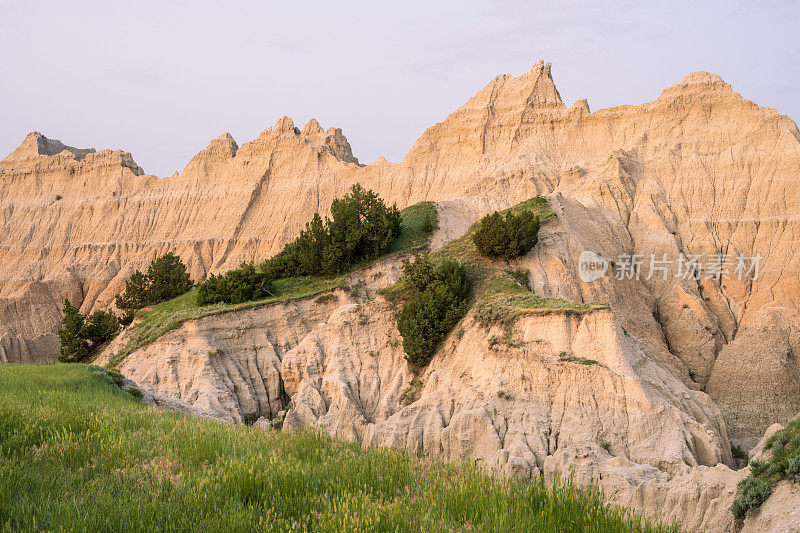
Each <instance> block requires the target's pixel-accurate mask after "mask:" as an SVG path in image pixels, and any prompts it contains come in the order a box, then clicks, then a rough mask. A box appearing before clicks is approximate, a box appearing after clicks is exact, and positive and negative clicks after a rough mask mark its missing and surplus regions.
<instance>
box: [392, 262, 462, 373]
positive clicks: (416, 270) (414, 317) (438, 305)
mask: <svg viewBox="0 0 800 533" xmlns="http://www.w3.org/2000/svg"><path fill="white" fill-rule="evenodd" d="M403 276H404V278H403V279H404V281H405V283H406V284H407V286H408V289H409V295H410V297H409V300H408V303H406V305H405V306H404V307H403V309H401V311H400V313H399V314H398V316H397V329H398V331H399V332H400V335H401V336H402V337H403V350H404V351H405V353H406V359H408V360H409V361H410V362H411V363H413V364H415V365H420V366H424V365H427V364H428V363H430V361H431V359H432V358H433V356H434V355H435V354H436V350H437V349H438V348H439V345H440V344H441V342H442V341H443V340H444V338H445V337H446V336H447V334H448V333H449V332H450V330H452V329H453V327H454V326H455V325H456V323H458V321H459V320H461V317H463V316H464V313H465V311H466V300H467V296H468V295H469V286H470V280H469V277H468V276H467V271H466V268H464V265H462V264H461V263H457V262H455V261H445V262H444V263H442V264H440V265H436V266H434V265H433V264H432V263H431V262H430V261H429V260H428V257H427V256H417V257H416V258H415V259H414V262H413V263H412V262H409V261H408V260H406V261H404V262H403Z"/></svg>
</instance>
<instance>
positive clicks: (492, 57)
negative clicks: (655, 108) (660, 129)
mask: <svg viewBox="0 0 800 533" xmlns="http://www.w3.org/2000/svg"><path fill="white" fill-rule="evenodd" d="M649 4H655V3H650V2H624V1H618V2H609V3H605V2H600V1H587V2H518V1H510V0H509V1H495V2H480V1H458V2H456V1H453V2H434V1H431V0H428V1H425V2H418V1H412V0H405V1H403V2H393V3H391V4H386V3H384V2H375V1H369V2H367V1H365V2H346V1H339V2H332V1H327V2H311V1H306V2H294V3H292V5H289V2H281V3H278V2H266V1H263V2H257V1H231V2H221V1H219V0H216V1H214V2H208V1H204V0H195V1H185V2H167V1H164V0H162V1H157V2H156V1H136V2H124V3H123V2H109V1H108V0H104V1H97V2H95V1H71V2H65V1H63V0H62V1H58V2H51V1H41V0H40V1H36V2H30V1H27V0H26V1H22V0H20V1H16V2H8V1H5V0H0V102H2V103H1V104H0V158H2V157H5V155H6V154H8V153H9V152H11V151H12V150H13V149H14V148H15V147H16V146H17V145H18V144H19V143H20V142H21V141H22V139H23V138H24V136H25V134H26V133H27V132H28V131H32V130H37V131H41V132H42V133H43V134H44V135H47V136H48V137H52V138H56V139H60V140H61V141H62V142H64V143H66V144H69V145H72V146H77V147H90V146H91V147H95V148H97V149H102V148H121V149H124V150H127V151H129V152H131V153H132V154H133V157H134V159H135V160H136V161H137V163H138V164H139V165H141V166H142V167H143V168H144V169H145V171H146V172H148V173H152V174H156V175H159V176H167V175H170V174H172V173H173V172H174V171H175V170H181V169H182V168H183V166H184V165H185V164H186V163H187V162H188V160H189V159H190V158H191V156H193V155H194V154H195V153H197V152H198V151H200V150H202V149H203V148H204V147H205V146H206V145H207V144H208V141H209V140H210V139H212V138H213V137H216V136H217V135H220V134H221V133H224V132H226V131H228V132H230V133H231V134H232V135H233V136H234V137H235V138H236V140H237V142H238V143H239V144H243V143H244V142H247V141H249V140H252V139H253V138H255V137H256V136H257V135H258V134H259V133H260V132H261V130H263V129H264V128H266V127H268V126H270V125H272V124H273V123H274V122H275V121H276V120H277V119H278V118H280V117H281V116H283V115H289V116H290V117H292V118H293V119H294V121H295V124H297V125H298V126H302V125H303V124H304V123H305V122H306V121H307V120H308V119H309V118H311V117H314V118H316V119H318V120H319V122H320V123H321V124H322V126H323V127H325V128H327V127H329V126H338V127H341V128H342V129H343V131H344V134H345V135H346V136H347V138H348V139H349V140H350V144H351V145H352V146H353V152H354V153H355V155H356V157H358V158H359V159H360V160H361V162H363V163H370V162H372V161H374V160H375V159H377V158H378V156H380V155H385V156H386V157H387V158H388V159H389V160H390V161H399V160H401V159H402V158H403V156H404V155H405V153H406V151H407V150H408V149H409V148H410V147H411V145H412V144H413V143H414V141H415V140H416V138H417V137H419V135H420V134H421V133H422V132H423V131H424V130H425V128H427V127H429V126H431V125H433V124H434V123H436V122H438V121H441V120H443V119H444V118H445V117H446V116H447V115H448V114H449V113H450V112H451V111H452V110H454V109H455V108H457V107H458V106H460V105H461V104H463V103H464V102H465V101H466V100H467V99H468V98H469V97H470V96H472V95H473V94H475V93H476V92H477V91H478V90H479V89H480V88H481V87H483V86H484V85H485V84H486V83H487V82H488V81H489V80H491V79H492V77H494V76H495V75H497V74H503V73H510V74H515V75H516V74H520V73H523V72H525V71H527V70H529V69H530V67H531V65H533V63H534V62H535V61H536V60H537V59H544V60H545V61H550V62H552V63H553V77H554V79H555V82H556V85H557V87H558V89H559V91H560V92H561V96H562V98H563V99H564V101H565V102H566V103H567V105H572V103H574V101H575V100H577V99H579V98H588V99H589V105H590V106H591V109H592V110H593V111H594V110H596V109H599V108H602V107H608V106H613V105H619V104H640V103H643V102H647V101H650V100H653V99H654V98H656V97H657V96H658V95H659V94H660V92H661V90H662V89H664V88H665V87H667V86H669V85H672V84H673V83H675V82H677V81H678V80H680V79H681V78H682V77H683V76H685V75H686V74H688V73H690V72H692V71H696V70H709V71H712V72H716V73H717V74H719V75H721V76H722V77H723V78H724V79H725V81H727V82H728V83H730V84H731V85H732V86H733V88H734V90H735V91H737V92H739V93H740V94H741V95H742V96H744V97H745V98H748V99H751V100H753V101H755V102H756V103H758V104H759V105H762V106H768V107H774V108H776V109H777V110H778V112H780V113H783V114H786V115H789V116H790V117H792V118H793V119H795V120H798V119H799V118H800V54H799V53H798V48H800V44H798V43H800V4H799V3H798V2H797V1H793V0H784V1H778V0H773V1H766V2H761V3H759V5H758V6H750V5H748V3H746V2H732V1H720V2H701V1H698V0H695V1H691V2H683V1H672V2H662V3H661V4H662V5H660V6H656V5H649Z"/></svg>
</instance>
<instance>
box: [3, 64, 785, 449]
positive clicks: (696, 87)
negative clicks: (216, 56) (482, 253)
mask: <svg viewBox="0 0 800 533" xmlns="http://www.w3.org/2000/svg"><path fill="white" fill-rule="evenodd" d="M799 168H800V133H799V132H798V129H797V127H796V125H795V124H794V123H793V122H792V121H791V120H790V119H788V118H787V117H785V116H782V115H779V114H778V113H777V112H775V111H774V110H772V109H768V108H761V107H758V106H757V105H755V104H753V103H752V102H749V101H747V100H745V99H743V98H741V97H740V96H739V95H738V94H736V93H735V92H733V90H732V89H731V87H730V86H729V85H728V84H726V83H725V82H724V81H722V80H721V79H720V78H719V77H718V76H716V75H714V74H709V73H703V72H700V73H693V74H690V75H689V76H687V77H686V78H684V79H683V80H682V81H680V82H679V83H677V84H675V85H674V86H672V87H670V88H668V89H666V90H664V92H663V93H662V94H661V96H659V97H658V98H657V99H656V100H654V101H653V102H650V103H646V104H642V105H639V106H620V107H614V108H609V109H601V110H598V111H595V112H590V108H589V105H588V103H587V102H586V101H579V102H577V103H576V104H575V105H574V106H572V107H568V106H567V105H565V104H564V103H563V102H562V100H561V98H560V96H559V94H558V91H557V89H556V87H555V84H554V83H553V80H552V77H551V70H550V65H549V64H545V63H543V62H539V63H537V64H536V65H534V67H533V68H532V69H531V71H530V72H528V73H525V74H523V75H521V76H508V75H503V76H498V77H497V78H495V79H494V80H492V81H491V82H490V83H489V84H488V85H487V86H486V87H485V88H483V89H482V90H481V91H479V92H478V93H477V94H476V95H475V96H474V97H473V98H471V99H470V100H469V101H468V102H467V103H466V104H464V105H463V106H462V107H460V108H459V109H457V110H456V111H454V112H453V113H452V114H451V115H450V116H449V117H448V118H447V119H446V120H445V121H443V122H442V123H440V124H437V125H435V126H433V127H431V128H429V129H428V130H427V131H426V132H425V133H424V134H423V135H422V136H421V137H420V139H419V140H418V141H417V142H416V144H415V145H414V147H413V148H412V149H411V150H410V151H409V153H408V154H407V155H406V157H405V158H404V160H403V161H402V162H401V163H399V164H392V163H388V162H387V161H386V160H384V159H381V160H379V161H377V162H375V163H373V164H371V165H367V166H362V165H360V164H358V162H357V160H356V158H355V157H354V156H353V153H352V150H351V148H350V146H349V144H348V143H347V140H346V139H345V137H344V136H343V135H342V133H341V131H340V130H337V129H335V128H329V129H327V130H323V128H322V127H321V126H320V125H319V124H318V123H316V121H311V122H309V123H308V124H306V125H305V126H304V127H303V128H302V129H301V128H298V127H296V126H295V125H294V124H293V123H292V121H291V120H290V119H288V118H283V119H281V120H279V121H278V122H277V123H276V124H275V126H273V127H272V128H269V129H267V130H265V131H264V132H263V133H262V134H261V135H260V136H259V137H258V138H256V139H255V140H253V141H251V142H248V143H245V144H243V145H242V146H238V145H237V143H236V142H235V141H234V140H233V139H232V138H231V137H230V136H229V135H223V136H221V137H219V138H217V139H214V140H213V141H212V142H211V143H210V144H209V146H208V147H207V148H206V149H205V150H203V151H201V152H200V153H198V154H197V155H196V156H195V157H194V158H193V159H192V160H191V161H190V162H189V163H188V164H187V166H186V168H185V169H184V170H183V172H181V173H180V174H179V175H176V176H173V177H170V178H166V179H158V178H156V177H154V176H147V175H145V174H144V173H143V171H142V169H141V168H139V167H138V165H136V163H135V162H134V161H133V159H132V157H131V155H130V154H128V153H126V152H121V151H109V150H103V151H99V152H95V151H93V150H78V149H75V148H71V147H67V146H64V145H62V144H61V143H59V142H57V141H51V140H49V139H46V138H44V137H42V136H41V135H39V134H31V135H29V136H28V137H27V138H26V140H25V141H24V142H23V144H22V146H20V148H19V149H17V150H16V151H14V152H13V153H12V154H11V155H9V156H8V157H7V158H6V159H4V160H3V161H2V162H0V213H2V217H3V225H2V228H1V229H0V359H2V360H10V361H17V360H24V361H41V360H48V359H49V360H51V359H53V358H54V357H55V355H56V348H57V344H56V342H55V337H54V335H53V334H54V332H55V330H56V329H57V325H58V321H59V318H60V312H59V308H60V306H61V303H62V300H63V298H65V297H68V298H70V299H71V300H74V303H80V304H81V308H82V310H83V311H89V310H91V309H93V308H98V307H104V306H107V305H109V304H110V303H111V302H112V301H113V296H114V295H115V294H116V293H117V292H118V291H119V290H120V289H121V287H122V284H123V282H124V280H125V279H126V278H127V276H128V275H129V274H130V272H131V271H132V269H133V268H141V267H143V266H145V265H146V264H147V263H148V262H149V261H150V260H151V259H152V258H154V257H156V256H157V255H159V254H161V253H164V252H166V251H169V250H172V251H175V252H177V253H179V254H180V255H181V256H182V257H183V259H184V260H185V261H186V262H187V264H188V265H189V268H190V270H191V273H192V275H193V276H194V277H195V279H198V280H199V279H202V278H203V277H204V276H205V275H206V274H207V273H208V272H215V271H222V270H226V269H228V268H231V267H234V266H237V265H238V264H239V263H240V262H241V261H242V260H251V259H261V258H265V257H268V256H270V255H271V254H273V253H275V252H276V251H277V250H278V249H280V247H281V246H282V244H283V243H285V242H286V241H287V240H289V239H291V238H292V237H294V236H295V235H296V234H297V232H298V230H299V228H300V227H301V226H302V224H303V223H304V222H305V221H306V220H308V219H309V217H310V215H311V214H312V213H313V212H314V211H317V210H319V211H321V212H322V213H323V214H324V213H325V211H326V209H327V207H328V205H329V204H330V201H331V200H332V199H333V198H335V197H337V196H340V195H342V194H343V193H344V192H345V191H346V190H347V189H348V188H349V186H350V185H351V184H352V183H354V182H356V181H358V182H361V183H362V184H363V185H365V186H367V187H370V188H373V189H374V190H376V191H377V192H378V193H380V194H381V195H382V196H383V197H385V198H387V199H389V200H390V201H396V202H397V203H398V204H399V205H400V206H401V207H402V206H405V205H408V204H411V203H415V202H417V201H419V200H423V199H435V200H441V201H451V202H456V203H458V204H459V205H461V206H462V207H463V206H465V205H466V206H472V207H470V208H469V209H465V212H467V211H470V210H471V212H472V213H473V215H474V216H476V217H477V216H479V215H480V214H481V213H483V212H486V210H489V209H496V208H501V207H506V206H509V205H512V204H514V203H516V202H518V201H521V200H523V199H526V198H529V197H531V196H533V195H535V194H538V193H542V194H549V195H551V197H552V198H554V199H556V200H557V202H558V203H559V205H560V207H559V209H562V210H563V213H561V220H562V223H563V224H564V225H566V226H569V227H570V228H571V229H570V235H571V237H570V239H569V240H568V242H566V244H564V248H563V250H562V253H561V256H560V259H563V261H562V260H558V261H556V260H555V259H553V258H550V259H547V261H546V262H544V263H541V264H540V265H536V264H534V266H535V267H536V268H534V271H535V272H534V274H532V278H533V281H534V284H535V286H536V287H537V288H538V289H541V290H543V291H545V292H546V293H547V294H553V295H559V294H561V295H565V296H569V297H573V298H575V299H579V300H580V299H593V300H602V301H610V302H612V306H614V307H615V309H614V312H615V316H618V317H620V318H619V320H620V322H621V324H624V327H625V328H626V331H628V332H629V333H631V335H633V336H634V337H635V338H637V339H639V342H642V343H643V346H644V345H646V346H645V348H644V349H645V351H646V353H647V354H648V357H652V358H654V359H656V360H658V361H659V363H660V364H663V365H665V368H669V369H670V372H672V373H673V374H674V375H676V376H678V377H679V378H680V379H682V380H683V381H684V383H685V384H686V385H688V386H690V387H691V388H694V389H702V388H703V387H707V390H708V392H709V393H710V394H711V397H712V398H713V399H714V400H715V401H716V402H717V403H718V404H719V405H720V406H721V408H722V410H723V414H724V416H725V418H726V421H727V422H728V425H729V427H730V431H731V437H733V438H735V439H738V440H740V441H742V442H748V441H750V442H752V441H753V439H757V438H758V436H759V435H760V434H761V433H763V431H764V430H765V429H766V427H768V426H769V425H770V424H771V423H773V422H785V421H786V420H787V418H788V417H790V416H792V413H796V412H798V411H800V398H798V393H797V385H796V384H797V382H798V373H797V364H796V362H795V353H796V352H795V350H794V346H795V344H796V343H795V341H794V340H793V334H790V331H789V330H788V329H787V328H788V326H787V324H790V323H791V320H792V317H793V316H794V313H795V312H796V311H797V306H796V303H795V302H796V300H797V297H798V293H800V287H799V286H798V282H797V280H798V275H797V274H798V266H800V263H799V262H800V255H798V254H797V252H796V250H797V249H798V246H797V245H796V243H797V241H798V224H797V214H798V213H800V204H799V202H800V200H798V198H800V194H798V191H797V188H798V185H797V184H798V183H799V182H800V181H799V180H798V172H799V171H798V169H799ZM462 199H463V200H462ZM443 205H444V204H443ZM454 224H463V223H462V222H458V223H455V222H454ZM451 225H452V224H451ZM451 233H452V232H451ZM581 248H589V249H592V250H593V251H596V252H598V253H601V254H602V255H603V256H604V257H607V258H609V259H614V258H615V257H616V256H617V255H618V254H620V253H637V254H642V255H644V256H645V257H647V256H649V255H650V254H651V253H655V254H658V255H660V254H662V253H667V254H669V255H671V256H672V257H673V258H674V257H676V256H677V254H679V253H686V254H689V253H702V254H705V255H706V256H708V255H709V254H713V253H717V252H725V253H729V254H733V255H735V254H738V253H743V254H746V255H755V254H756V253H758V254H760V255H761V256H762V257H763V261H762V264H761V271H760V276H759V278H758V280H757V281H755V282H752V283H751V282H740V281H738V280H735V279H732V280H726V281H723V283H722V284H721V285H720V284H717V283H716V282H711V281H708V280H703V281H701V282H694V281H691V282H690V281H686V280H675V279H673V278H670V279H668V280H666V281H662V280H660V279H659V278H654V279H652V280H650V281H641V282H638V283H629V284H627V285H625V284H611V283H607V282H599V283H595V284H591V285H587V284H582V283H581V282H580V281H578V280H577V279H576V277H575V275H574V269H572V270H573V271H572V272H568V271H567V270H568V269H571V267H572V265H575V264H576V261H577V257H578V255H579V253H580V251H581ZM553 280H556V281H557V283H556V282H554V281H553ZM771 308H776V309H778V311H776V312H775V313H777V314H778V315H779V318H775V317H774V316H773V315H774V314H775V313H772V312H769V313H767V312H765V309H771ZM780 309H785V311H781V310H780ZM654 314H655V316H656V317H658V319H657V320H656V319H655V318H653V319H651V318H649V317H650V316H653V315H654ZM781 317H782V318H781ZM783 332H785V333H787V335H788V340H785V341H784V339H782V337H781V335H782V333H783ZM761 338H764V339H765V342H759V339H761ZM745 360H746V361H747V367H744V366H742V364H741V362H742V361H745ZM726 361H731V362H730V363H727V362H726ZM775 365H778V366H780V372H779V374H780V380H779V381H778V383H777V387H778V394H779V395H780V397H781V398H783V399H784V401H783V405H782V406H781V407H780V408H776V407H775V406H774V405H773V402H774V399H775V396H774V395H771V394H768V393H765V392H764V391H767V390H771V389H774V388H775V387H776V383H775V382H774V381H773V379H772V375H773V373H772V372H771V371H770V369H771V368H773V367H774V366H775ZM751 367H752V371H751V372H746V370H744V369H745V368H747V369H750V368H751ZM690 375H691V376H694V381H693V380H692V379H690ZM744 381H746V384H745V383H744ZM737 383H741V384H742V387H739V386H737ZM793 387H794V389H793ZM747 402H749V404H748V405H749V407H747V409H743V408H742V403H747Z"/></svg>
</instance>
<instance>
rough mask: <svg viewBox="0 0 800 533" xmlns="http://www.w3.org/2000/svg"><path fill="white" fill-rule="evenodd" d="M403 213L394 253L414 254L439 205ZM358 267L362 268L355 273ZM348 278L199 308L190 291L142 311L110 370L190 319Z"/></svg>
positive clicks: (280, 287) (302, 281) (340, 284)
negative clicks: (265, 296) (262, 297)
mask: <svg viewBox="0 0 800 533" xmlns="http://www.w3.org/2000/svg"><path fill="white" fill-rule="evenodd" d="M401 214H402V215H403V223H402V227H401V233H400V236H399V237H398V238H397V240H396V241H395V243H394V245H393V246H392V250H391V253H398V252H413V251H418V250H420V249H421V248H424V247H425V246H426V245H427V242H428V237H429V236H430V233H431V232H432V231H433V230H434V229H435V228H436V204H435V203H434V202H420V203H418V204H414V205H412V206H409V207H407V208H405V209H403V210H402V212H401ZM360 266H364V265H360ZM357 268H359V267H358V266H357V267H356V268H354V269H353V270H355V269H357ZM347 276H348V274H342V275H340V276H335V277H325V278H317V277H302V278H287V279H281V280H277V281H276V282H275V291H276V295H275V296H273V297H270V298H265V299H262V300H256V301H252V302H244V303H241V304H236V305H229V304H224V303H218V304H212V305H206V306H203V307H200V306H198V305H197V293H196V292H195V291H191V292H188V293H186V294H184V295H183V296H178V297H177V298H174V299H172V300H169V301H167V302H162V303H160V304H158V305H154V306H152V307H148V308H145V309H142V310H141V311H139V312H138V313H137V316H138V317H139V318H140V319H141V320H140V321H137V323H136V325H134V326H133V327H134V328H135V329H134V331H133V334H132V336H131V339H130V341H128V343H127V344H126V345H125V347H124V348H122V349H121V350H120V351H119V352H117V353H116V354H114V355H113V356H112V357H111V358H110V360H109V364H108V367H109V368H116V367H117V366H118V365H119V364H120V363H121V362H122V361H123V360H124V359H125V358H126V357H127V356H128V355H129V354H131V353H133V352H134V351H135V350H138V349H139V348H141V347H142V346H146V345H147V344H150V343H151V342H153V341H154V340H156V339H157V338H159V337H160V336H162V335H164V334H165V333H167V332H169V331H172V330H173V329H176V328H178V327H179V326H180V325H181V324H183V323H184V322H186V321H187V320H194V319H198V318H202V317H206V316H211V315H217V314H220V313H227V312H230V311H235V310H237V309H246V308H250V307H259V306H262V305H267V304H273V303H278V302H285V301H287V300H294V299H298V298H306V297H309V296H314V295H316V294H320V293H323V292H326V291H330V290H333V289H336V288H346V287H345V279H346V278H347Z"/></svg>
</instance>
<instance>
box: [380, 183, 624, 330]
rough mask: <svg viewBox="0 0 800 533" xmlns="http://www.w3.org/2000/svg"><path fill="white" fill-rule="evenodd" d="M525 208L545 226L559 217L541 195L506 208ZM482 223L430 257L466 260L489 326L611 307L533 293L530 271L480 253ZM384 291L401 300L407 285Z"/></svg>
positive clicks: (478, 308) (479, 311)
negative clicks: (477, 242)
mask: <svg viewBox="0 0 800 533" xmlns="http://www.w3.org/2000/svg"><path fill="white" fill-rule="evenodd" d="M523 209H528V210H531V211H533V212H534V214H536V215H537V216H538V217H539V220H540V221H541V224H542V226H544V224H545V223H547V222H548V221H550V220H553V219H554V218H555V216H556V215H555V213H554V212H553V210H552V209H551V208H550V205H549V204H548V202H547V199H546V198H544V197H541V196H537V197H535V198H531V199H530V200H526V201H524V202H522V203H520V204H517V205H515V206H514V207H511V208H509V209H508V210H507V211H512V212H518V211H520V210H523ZM503 213H505V211H503ZM479 226H480V222H476V223H475V224H473V225H472V227H471V228H470V229H469V231H467V233H466V234H464V235H463V236H461V237H460V238H458V239H455V240H452V241H450V242H448V243H447V244H445V245H444V246H443V247H442V248H440V249H438V250H436V251H434V252H433V253H431V260H432V261H434V262H438V261H443V260H445V259H454V260H458V261H461V262H462V263H464V265H465V266H466V268H467V272H468V273H469V275H470V278H471V279H472V280H473V308H474V315H475V317H476V318H477V319H478V320H479V321H480V322H482V323H484V324H487V325H489V324H492V323H503V324H505V325H510V324H511V323H513V322H514V320H516V319H517V318H518V317H519V316H522V315H526V314H536V315H546V314H554V313H558V314H574V315H583V314H587V313H591V312H593V311H599V310H604V309H609V305H608V304H607V303H595V302H589V303H579V302H573V301H570V300H565V299H562V298H545V297H543V296H539V295H537V294H535V293H533V292H531V290H530V288H529V287H528V285H527V279H526V276H527V272H525V271H523V270H521V269H514V268H508V263H507V262H506V261H504V260H502V259H500V260H495V261H492V260H490V259H487V258H485V257H483V256H481V254H480V253H478V249H477V248H476V247H475V243H474V242H473V240H472V234H473V233H474V232H475V230H476V229H477V228H478V227H479ZM381 294H383V295H384V296H385V297H386V298H387V299H388V300H390V301H394V302H397V303H399V302H402V301H404V300H405V297H406V288H405V286H404V285H403V282H402V281H401V282H399V283H397V284H395V285H394V286H392V287H389V288H387V289H384V290H383V291H381Z"/></svg>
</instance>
